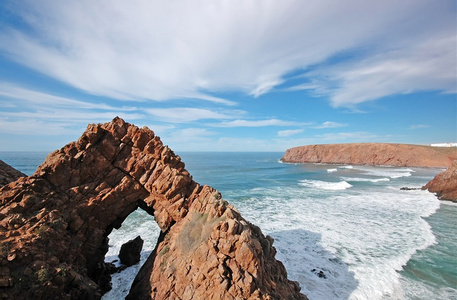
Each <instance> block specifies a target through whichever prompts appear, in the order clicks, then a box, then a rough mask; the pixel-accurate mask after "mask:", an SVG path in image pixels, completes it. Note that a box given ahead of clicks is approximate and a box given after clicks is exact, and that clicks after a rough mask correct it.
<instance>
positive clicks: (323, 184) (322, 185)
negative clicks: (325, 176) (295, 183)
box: [299, 179, 352, 190]
mask: <svg viewBox="0 0 457 300" xmlns="http://www.w3.org/2000/svg"><path fill="white" fill-rule="evenodd" d="M299 185H301V186H304V187H310V188H316V189H322V190H345V189H348V188H350V187H352V185H351V184H349V183H348V182H346V181H339V182H328V181H322V180H308V179H303V180H300V182H299Z"/></svg>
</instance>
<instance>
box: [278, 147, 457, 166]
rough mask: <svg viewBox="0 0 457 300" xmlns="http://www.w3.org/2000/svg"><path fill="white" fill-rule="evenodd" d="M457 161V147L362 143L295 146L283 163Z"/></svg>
mask: <svg viewBox="0 0 457 300" xmlns="http://www.w3.org/2000/svg"><path fill="white" fill-rule="evenodd" d="M456 159H457V148H439V147H430V146H420V145H406V144H382V143H361V144H329V145H310V146H301V147H295V148H291V149H288V150H287V151H286V153H285V154H284V156H283V157H282V159H281V160H282V161H283V162H290V163H329V164H354V165H377V166H399V167H431V168H445V167H449V166H451V165H452V161H453V160H456Z"/></svg>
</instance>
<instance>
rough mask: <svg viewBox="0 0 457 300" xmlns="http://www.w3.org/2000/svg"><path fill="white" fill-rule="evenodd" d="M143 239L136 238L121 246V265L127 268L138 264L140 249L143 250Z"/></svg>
mask: <svg viewBox="0 0 457 300" xmlns="http://www.w3.org/2000/svg"><path fill="white" fill-rule="evenodd" d="M143 243H144V241H143V239H142V238H141V236H137V237H136V238H134V239H133V240H130V241H128V242H127V243H125V244H123V245H122V246H121V250H120V251H119V259H120V260H121V264H123V265H125V266H127V267H129V266H132V265H134V264H137V263H139V262H140V258H141V249H143Z"/></svg>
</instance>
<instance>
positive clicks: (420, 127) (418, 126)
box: [408, 124, 430, 130]
mask: <svg viewBox="0 0 457 300" xmlns="http://www.w3.org/2000/svg"><path fill="white" fill-rule="evenodd" d="M429 127H430V125H425V124H415V125H410V126H409V127H408V129H412V130H415V129H422V128H429Z"/></svg>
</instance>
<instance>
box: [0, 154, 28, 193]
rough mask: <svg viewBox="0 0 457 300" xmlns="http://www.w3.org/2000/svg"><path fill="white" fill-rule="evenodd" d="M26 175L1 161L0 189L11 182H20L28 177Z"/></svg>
mask: <svg viewBox="0 0 457 300" xmlns="http://www.w3.org/2000/svg"><path fill="white" fill-rule="evenodd" d="M26 176H27V175H25V174H24V173H22V172H20V171H18V170H16V169H15V168H13V167H12V166H10V165H8V164H7V163H5V162H4V161H2V160H0V187H2V186H4V185H7V184H8V183H10V182H13V181H16V180H18V179H19V178H20V177H26Z"/></svg>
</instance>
